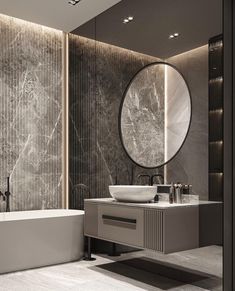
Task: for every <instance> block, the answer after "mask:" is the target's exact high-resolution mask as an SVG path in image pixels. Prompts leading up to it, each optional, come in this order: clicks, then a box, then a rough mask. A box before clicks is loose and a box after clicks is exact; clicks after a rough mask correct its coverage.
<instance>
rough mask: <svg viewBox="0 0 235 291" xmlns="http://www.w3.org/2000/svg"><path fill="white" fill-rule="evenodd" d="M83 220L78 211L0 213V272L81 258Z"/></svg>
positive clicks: (82, 252) (82, 213)
mask: <svg viewBox="0 0 235 291" xmlns="http://www.w3.org/2000/svg"><path fill="white" fill-rule="evenodd" d="M83 223H84V211H81V210H62V209H58V210H36V211H23V212H11V213H0V274H3V273H8V272H15V271H20V270H25V269H31V268H37V267H43V266H49V265H54V264H60V263H66V262H71V261H77V260H79V259H81V258H82V257H83V254H84V230H83V228H84V227H83Z"/></svg>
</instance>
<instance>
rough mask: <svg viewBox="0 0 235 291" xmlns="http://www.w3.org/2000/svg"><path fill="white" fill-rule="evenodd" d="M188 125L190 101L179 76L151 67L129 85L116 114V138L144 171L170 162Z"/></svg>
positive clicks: (167, 68) (169, 68)
mask: <svg viewBox="0 0 235 291" xmlns="http://www.w3.org/2000/svg"><path fill="white" fill-rule="evenodd" d="M190 121H191V98H190V93H189V90H188V86H187V84H186V82H185V80H184V78H183V76H182V75H181V74H180V73H179V72H178V71H177V70H176V69H175V68H174V67H173V66H171V65H169V64H166V63H154V64H150V65H148V66H146V67H145V68H143V69H142V70H141V71H139V72H138V73H137V74H136V75H135V77H134V78H133V79H132V81H131V82H130V84H129V86H128V87H127V89H126V92H125V94H124V97H123V103H122V106H121V111H120V121H119V122H120V134H121V139H122V143H123V146H124V148H125V150H126V152H127V154H128V155H129V157H130V158H131V159H132V160H133V161H134V162H135V163H136V164H138V165H140V166H142V167H145V168H156V167H160V166H162V165H163V164H165V163H167V162H168V161H169V160H171V159H172V158H173V157H174V156H175V155H176V154H177V152H178V151H179V149H180V148H181V146H182V145H183V143H184V141H185V138H186V136H187V133H188V130H189V126H190Z"/></svg>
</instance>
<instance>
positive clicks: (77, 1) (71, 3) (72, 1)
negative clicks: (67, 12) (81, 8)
mask: <svg viewBox="0 0 235 291" xmlns="http://www.w3.org/2000/svg"><path fill="white" fill-rule="evenodd" d="M80 1H81V0H69V2H68V3H69V4H70V5H76V4H78V3H79V2H80Z"/></svg>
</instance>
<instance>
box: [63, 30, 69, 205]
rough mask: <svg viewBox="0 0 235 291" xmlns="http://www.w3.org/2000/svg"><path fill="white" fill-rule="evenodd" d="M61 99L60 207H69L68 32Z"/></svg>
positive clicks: (64, 48)
mask: <svg viewBox="0 0 235 291" xmlns="http://www.w3.org/2000/svg"><path fill="white" fill-rule="evenodd" d="M62 51H63V52H62V53H63V97H62V98H63V100H62V104H63V107H62V115H63V125H62V128H63V129H62V139H63V141H62V168H63V172H62V179H63V187H62V207H63V208H65V209H68V207H69V41H68V33H65V32H64V33H63V50H62Z"/></svg>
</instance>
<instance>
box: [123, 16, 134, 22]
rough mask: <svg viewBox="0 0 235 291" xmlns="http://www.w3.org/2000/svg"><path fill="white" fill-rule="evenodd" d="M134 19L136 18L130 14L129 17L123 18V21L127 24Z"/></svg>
mask: <svg viewBox="0 0 235 291" xmlns="http://www.w3.org/2000/svg"><path fill="white" fill-rule="evenodd" d="M133 20H134V17H133V16H128V17H126V18H124V19H123V23H124V24H127V23H129V22H131V21H133Z"/></svg>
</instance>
